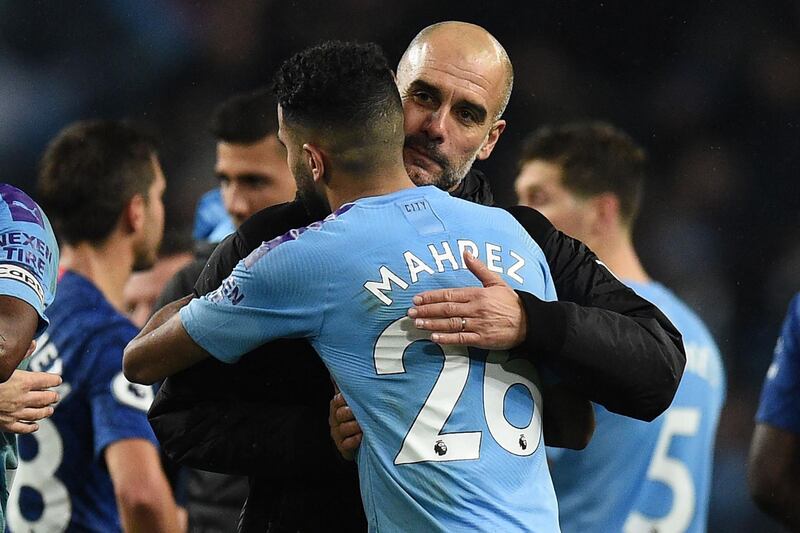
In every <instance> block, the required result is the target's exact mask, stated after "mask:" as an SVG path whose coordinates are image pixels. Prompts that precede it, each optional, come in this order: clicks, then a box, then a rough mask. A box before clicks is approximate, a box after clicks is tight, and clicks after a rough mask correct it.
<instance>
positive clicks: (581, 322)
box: [509, 207, 686, 420]
mask: <svg viewBox="0 0 800 533" xmlns="http://www.w3.org/2000/svg"><path fill="white" fill-rule="evenodd" d="M509 212H510V213H511V214H512V215H513V216H514V217H515V218H516V219H517V220H518V221H519V222H520V223H521V224H522V225H523V226H524V227H525V229H526V230H528V232H529V233H530V235H531V237H533V239H534V240H535V241H536V242H537V244H539V246H540V247H541V248H542V251H544V253H545V256H546V258H547V263H548V265H549V267H550V272H551V273H552V276H553V282H554V283H555V286H556V292H557V293H558V298H559V301H557V302H543V301H541V300H539V299H538V298H536V297H535V296H533V295H530V294H527V293H520V297H521V299H522V303H523V306H524V307H525V314H526V316H527V319H528V322H527V333H526V336H525V342H524V344H523V349H525V350H526V351H528V350H531V351H533V350H535V351H533V353H538V354H540V355H539V356H540V357H542V360H544V361H546V362H547V363H548V364H549V365H550V366H551V367H552V368H553V370H555V371H556V372H557V373H558V374H559V375H560V376H561V377H562V379H565V380H569V381H571V385H573V386H574V387H576V388H578V390H581V391H583V392H584V393H585V394H586V395H587V397H588V398H589V399H590V400H592V401H595V402H597V403H599V404H601V405H603V406H605V407H606V408H607V409H608V410H609V411H612V412H615V413H619V414H622V415H626V416H631V417H634V418H639V419H642V420H652V419H653V418H655V417H656V416H658V415H659V414H661V413H662V412H663V411H664V410H665V409H666V408H667V407H669V405H670V403H672V398H673V396H674V395H675V391H676V390H677V388H678V385H679V384H680V380H681V377H682V375H683V368H684V366H685V364H686V355H685V352H684V348H683V341H682V338H681V334H680V333H679V332H678V330H677V329H676V328H675V326H673V325H672V323H671V322H670V321H669V320H668V319H667V317H666V316H664V314H663V313H662V312H661V311H660V310H659V309H658V307H656V306H655V305H653V304H651V303H650V302H648V301H647V300H645V299H644V298H641V297H640V296H638V295H637V294H636V293H635V292H633V290H631V289H630V288H628V287H627V286H625V285H624V284H623V283H622V282H620V281H619V280H618V279H617V278H615V277H614V276H613V275H612V274H611V273H610V272H609V271H608V269H607V268H605V266H604V265H602V264H601V263H600V262H599V261H598V260H597V257H596V256H595V255H594V254H593V253H592V251H591V250H589V249H588V248H587V247H586V246H585V245H584V244H582V243H581V242H579V241H577V240H575V239H572V238H570V237H568V236H567V235H565V234H563V233H561V232H560V231H558V230H556V229H555V228H554V227H553V225H552V224H551V223H550V222H549V221H548V220H547V219H546V218H545V217H544V216H543V215H542V214H541V213H539V212H538V211H535V210H533V209H529V208H525V207H514V208H510V209H509Z"/></svg>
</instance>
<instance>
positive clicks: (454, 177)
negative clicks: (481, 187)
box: [404, 135, 481, 191]
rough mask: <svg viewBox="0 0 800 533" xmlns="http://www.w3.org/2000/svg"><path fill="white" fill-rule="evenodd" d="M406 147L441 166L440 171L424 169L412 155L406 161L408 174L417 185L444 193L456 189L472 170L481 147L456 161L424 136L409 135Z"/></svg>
mask: <svg viewBox="0 0 800 533" xmlns="http://www.w3.org/2000/svg"><path fill="white" fill-rule="evenodd" d="M405 146H406V147H407V148H411V149H412V150H416V151H418V152H421V153H422V154H424V155H425V156H426V157H427V158H428V159H430V160H431V161H433V162H434V163H436V164H437V165H438V166H439V169H435V170H432V169H429V168H422V167H421V166H420V165H417V164H415V163H414V154H413V153H411V154H409V155H408V156H407V157H405V153H404V159H405V161H406V172H408V175H409V177H410V178H411V180H412V181H413V182H414V184H415V185H418V186H419V185H435V186H436V187H438V188H439V189H441V190H443V191H450V190H452V189H454V188H455V187H456V186H457V185H458V184H460V183H461V180H463V179H464V177H465V176H466V175H467V173H468V172H469V170H470V169H471V168H472V164H473V163H474V162H475V159H476V158H477V157H478V153H479V152H480V149H481V147H480V146H479V147H478V148H476V149H475V151H473V152H467V153H465V154H463V156H462V157H459V158H458V159H457V160H456V161H451V160H450V159H448V158H447V157H446V156H445V155H444V154H443V153H442V152H441V151H440V150H439V148H438V143H436V142H434V141H431V140H430V139H428V138H427V137H425V136H424V135H407V136H406V141H405Z"/></svg>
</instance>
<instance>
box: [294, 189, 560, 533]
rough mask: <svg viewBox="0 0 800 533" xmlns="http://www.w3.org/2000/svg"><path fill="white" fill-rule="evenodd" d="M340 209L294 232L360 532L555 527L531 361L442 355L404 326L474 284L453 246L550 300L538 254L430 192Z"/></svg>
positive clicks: (496, 220)
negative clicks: (316, 295) (432, 296)
mask: <svg viewBox="0 0 800 533" xmlns="http://www.w3.org/2000/svg"><path fill="white" fill-rule="evenodd" d="M345 209H346V211H345V212H341V213H339V214H338V215H337V216H336V217H335V218H332V219H329V220H328V221H327V222H325V223H324V224H323V225H322V226H321V229H320V230H319V231H310V232H306V234H305V235H304V237H305V238H306V240H307V243H306V245H307V246H308V248H310V249H314V250H316V254H317V255H318V256H319V257H320V258H323V259H322V261H323V262H324V263H326V264H327V265H328V267H327V269H325V271H324V272H320V274H321V276H320V277H321V278H324V279H325V280H326V282H325V284H326V286H327V288H326V290H325V297H324V300H323V301H321V302H320V303H319V306H320V307H319V313H320V314H321V318H320V320H321V325H320V326H319V329H318V332H317V334H316V335H315V336H313V338H312V339H311V342H312V344H313V345H314V347H315V348H316V349H317V351H318V352H319V353H320V355H321V356H322V358H323V360H324V361H325V363H326V364H327V365H328V367H329V369H330V370H331V373H332V375H333V377H334V378H335V379H336V381H337V382H338V384H339V386H340V388H341V390H342V393H343V394H344V396H345V397H346V399H347V401H348V403H349V404H350V406H351V408H352V409H353V412H354V413H355V416H356V418H357V419H358V420H359V422H360V423H361V426H362V428H363V431H364V439H363V442H362V445H361V447H360V449H359V452H358V457H357V461H358V466H359V474H360V479H361V488H362V497H363V500H364V505H365V509H366V512H367V518H368V520H369V522H370V527H371V529H373V530H381V531H394V530H398V531H399V530H403V531H433V530H446V531H455V530H465V531H474V530H492V529H494V530H497V531H504V532H506V531H515V530H520V531H545V532H549V531H557V530H558V524H557V516H556V514H557V508H556V503H555V498H554V493H553V489H552V483H551V481H550V477H549V473H548V469H547V464H546V460H545V454H544V446H543V440H542V428H541V406H542V404H541V395H540V393H539V386H540V384H539V379H538V376H537V374H536V371H535V369H534V367H533V365H532V364H530V363H529V362H527V361H525V360H521V359H515V360H513V361H508V358H509V355H508V354H507V353H505V352H499V353H492V354H490V355H488V359H487V354H486V352H485V351H481V350H470V352H469V353H468V352H467V350H466V348H464V347H448V348H445V349H444V350H443V349H442V348H440V347H438V346H437V345H435V344H433V343H431V342H430V341H429V340H428V336H427V335H425V334H423V332H421V331H419V330H417V329H416V328H414V326H413V322H412V321H411V320H410V319H409V318H407V317H406V312H407V310H408V308H409V307H411V305H412V298H413V296H414V295H416V294H418V293H420V292H422V291H426V290H431V289H437V288H444V287H460V286H465V285H473V286H477V285H479V283H478V281H477V280H476V278H475V277H474V276H473V275H472V274H471V273H470V272H469V271H468V270H467V269H466V268H465V267H464V264H463V259H462V252H463V251H464V250H469V251H470V252H472V253H473V255H476V256H477V257H478V258H479V259H481V260H483V261H484V262H486V263H487V264H488V265H489V268H490V269H491V270H494V271H496V272H498V273H501V275H502V276H503V277H504V278H505V279H506V281H508V282H509V283H510V284H511V285H512V286H513V287H515V288H519V289H524V290H526V291H528V292H530V293H533V294H536V295H537V296H539V297H540V298H542V299H547V300H553V299H555V289H554V287H553V283H552V280H551V278H550V272H549V269H548V267H547V264H546V261H545V258H544V256H543V254H542V252H541V250H540V249H539V247H538V246H537V245H536V244H535V243H534V242H533V241H532V240H531V239H530V237H529V236H528V234H527V233H526V232H525V231H524V229H523V228H522V227H521V226H519V225H518V224H517V223H516V222H515V221H514V220H513V219H512V217H511V216H510V215H508V214H507V213H506V212H504V211H501V210H499V209H492V208H487V207H482V206H477V205H475V204H469V203H467V202H464V201H461V200H457V199H453V198H451V197H450V196H449V195H447V194H446V193H444V192H441V191H439V190H438V189H436V188H434V187H421V188H418V189H407V190H403V191H400V192H397V193H394V194H391V195H386V196H381V197H374V198H364V199H361V200H359V201H357V202H356V203H355V204H352V205H351V206H350V207H349V208H345ZM300 240H303V238H301V239H300ZM343 273H344V274H345V275H343ZM417 341H419V342H417ZM534 400H535V406H534Z"/></svg>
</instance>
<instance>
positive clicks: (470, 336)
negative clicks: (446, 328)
mask: <svg viewBox="0 0 800 533" xmlns="http://www.w3.org/2000/svg"><path fill="white" fill-rule="evenodd" d="M431 340H432V341H433V342H435V343H436V344H442V345H449V344H459V345H462V346H475V347H476V348H483V346H481V336H480V335H479V334H477V333H473V332H470V331H463V332H461V333H434V334H432V335H431Z"/></svg>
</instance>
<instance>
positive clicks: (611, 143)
mask: <svg viewBox="0 0 800 533" xmlns="http://www.w3.org/2000/svg"><path fill="white" fill-rule="evenodd" d="M537 159H538V160H540V161H545V162H548V163H553V164H555V165H558V166H559V167H560V168H561V176H562V178H561V181H562V184H563V185H564V187H566V188H567V189H568V190H570V191H572V192H573V193H575V194H577V195H579V196H584V197H590V196H595V195H598V194H602V193H605V192H611V193H613V194H615V195H616V196H617V197H618V198H619V204H620V215H621V217H622V219H623V221H625V222H626V223H627V224H628V225H631V224H632V223H633V222H634V220H635V219H636V215H637V214H638V212H639V206H640V204H641V202H642V193H643V189H644V180H645V170H646V166H647V155H646V154H645V151H644V150H643V149H642V148H641V147H640V146H639V145H638V144H636V142H635V141H634V140H633V139H631V137H630V136H628V134H626V133H625V132H623V131H622V130H620V129H618V128H615V127H614V126H612V125H610V124H607V123H605V122H575V123H571V124H565V125H563V126H542V127H541V128H539V129H537V130H536V131H534V132H533V133H532V134H530V135H529V136H528V137H527V138H526V139H525V141H524V143H523V147H522V154H521V156H520V159H519V163H520V167H522V166H523V165H525V164H526V163H528V162H530V161H533V160H537Z"/></svg>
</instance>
